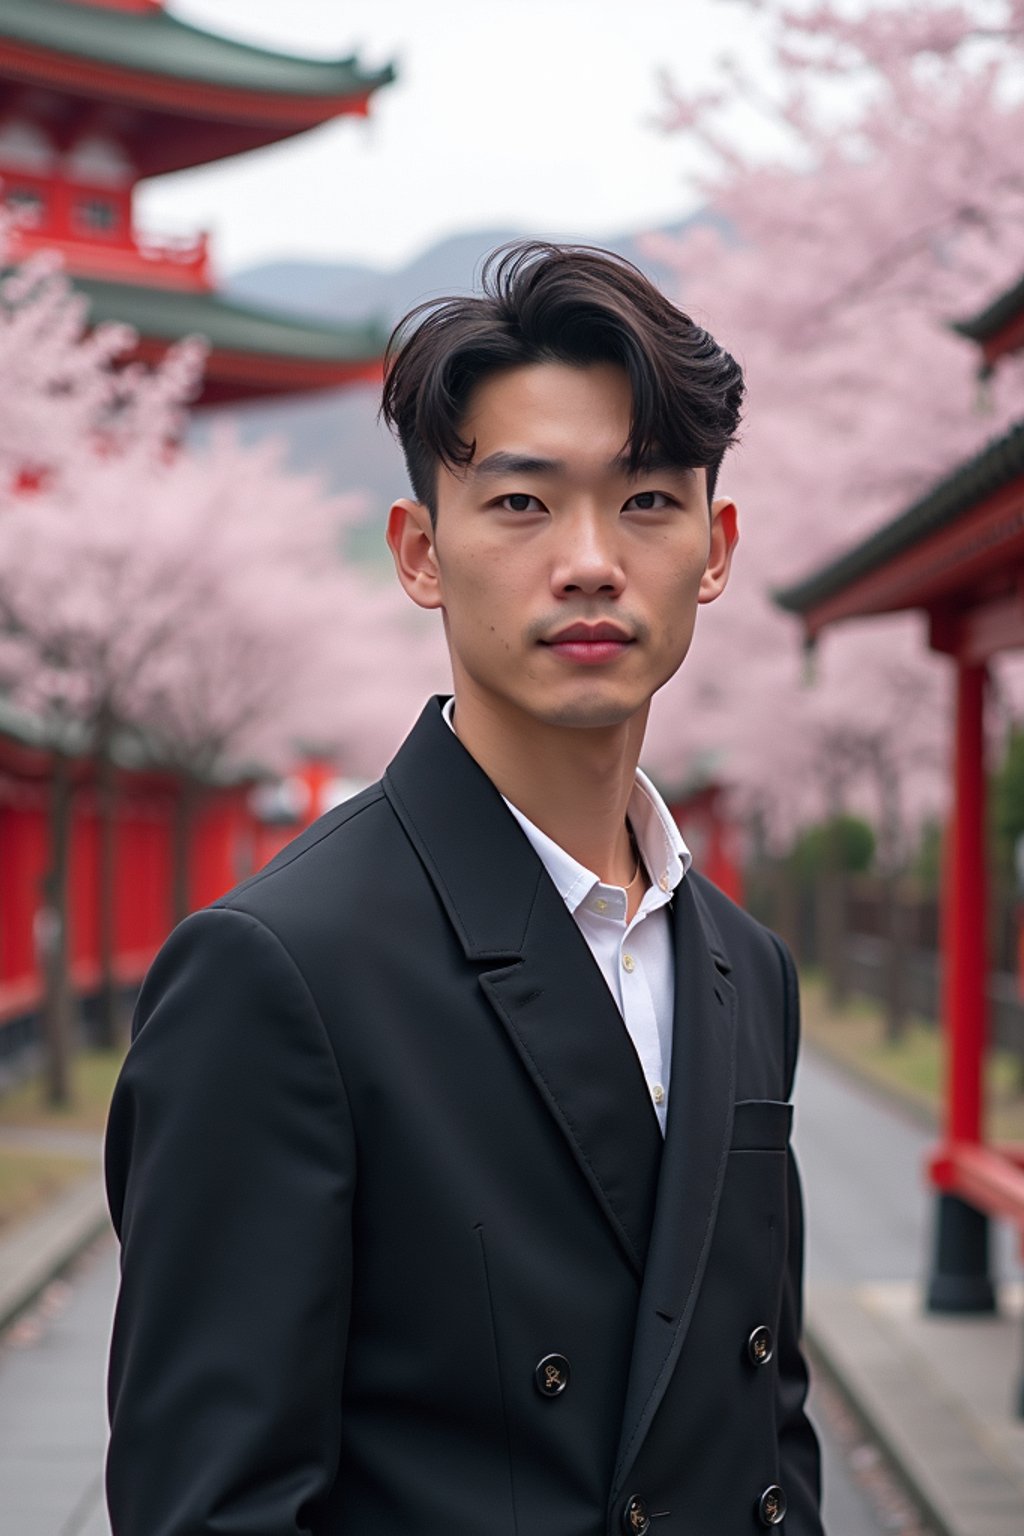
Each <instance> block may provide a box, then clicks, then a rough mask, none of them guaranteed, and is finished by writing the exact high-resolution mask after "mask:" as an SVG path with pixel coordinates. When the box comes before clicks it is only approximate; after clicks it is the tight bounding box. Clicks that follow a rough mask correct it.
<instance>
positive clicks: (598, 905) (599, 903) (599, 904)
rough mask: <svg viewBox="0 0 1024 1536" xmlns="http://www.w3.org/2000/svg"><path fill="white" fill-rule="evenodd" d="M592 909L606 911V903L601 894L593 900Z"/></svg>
mask: <svg viewBox="0 0 1024 1536" xmlns="http://www.w3.org/2000/svg"><path fill="white" fill-rule="evenodd" d="M594 911H595V912H607V911H608V903H607V902H606V901H605V899H604V897H603V896H599V897H598V898H597V900H596V901H595V902H594Z"/></svg>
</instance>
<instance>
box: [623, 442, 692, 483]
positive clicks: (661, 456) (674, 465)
mask: <svg viewBox="0 0 1024 1536" xmlns="http://www.w3.org/2000/svg"><path fill="white" fill-rule="evenodd" d="M614 468H615V469H617V470H618V471H619V472H620V474H623V475H626V476H630V475H631V473H632V478H633V479H635V478H636V477H637V476H638V475H666V474H671V475H685V476H686V478H687V479H688V480H696V478H697V470H696V468H695V466H694V465H692V464H680V462H679V460H678V459H673V458H672V457H671V456H670V455H669V454H667V453H661V452H659V451H658V449H656V448H655V449H653V450H652V451H651V452H650V453H647V454H645V455H644V457H643V458H642V459H641V460H640V463H639V464H638V465H637V467H636V469H635V470H634V471H632V472H631V471H630V467H629V454H628V453H620V454H619V456H618V458H617V459H616V460H615V464H614Z"/></svg>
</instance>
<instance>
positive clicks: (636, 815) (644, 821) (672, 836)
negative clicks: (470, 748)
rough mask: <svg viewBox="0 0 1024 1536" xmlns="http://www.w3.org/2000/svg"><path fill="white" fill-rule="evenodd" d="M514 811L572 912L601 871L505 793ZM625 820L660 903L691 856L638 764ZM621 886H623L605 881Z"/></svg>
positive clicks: (648, 900)
mask: <svg viewBox="0 0 1024 1536" xmlns="http://www.w3.org/2000/svg"><path fill="white" fill-rule="evenodd" d="M454 712H455V700H454V699H448V701H447V702H446V703H445V705H444V708H443V709H442V715H443V716H444V719H445V721H446V723H447V724H448V726H449V727H450V729H451V730H452V731H453V732H454V730H455V723H454V720H453V718H452V717H453V715H454ZM502 799H503V800H505V804H506V805H507V806H508V808H509V810H510V811H511V812H512V815H513V816H514V817H515V818H516V821H518V823H519V825H520V826H521V827H522V829H523V832H524V833H525V834H526V837H527V838H528V840H529V842H530V845H531V847H532V848H533V851H534V852H535V853H536V855H537V857H538V858H539V859H540V861H541V863H542V864H543V865H544V868H545V869H546V870H547V872H548V874H549V875H550V877H551V880H552V882H553V884H554V886H555V889H556V890H557V892H558V894H559V895H560V896H561V898H562V900H563V901H564V902H565V904H566V906H567V907H568V909H569V911H570V912H575V911H576V909H577V907H579V906H580V905H581V904H582V903H583V901H585V900H586V898H587V897H588V896H589V895H590V893H591V892H592V891H593V890H594V888H595V886H600V885H601V880H600V878H599V876H597V875H595V873H594V871H593V870H592V869H588V868H587V866H586V865H585V864H581V863H580V862H579V860H578V859H574V858H573V857H572V855H571V854H570V853H566V851H565V849H564V848H562V847H561V846H560V845H559V844H558V843H556V842H555V841H554V839H553V838H550V837H548V835H547V833H546V832H542V831H541V829H540V828H539V827H537V826H534V824H533V822H532V821H531V820H530V819H529V817H528V816H524V815H523V813H522V811H521V810H519V808H518V807H517V806H515V805H513V804H512V802H511V800H507V799H505V796H504V795H503V796H502ZM626 815H627V817H628V818H629V824H630V826H631V827H632V828H633V835H634V837H635V838H636V842H637V847H638V848H639V850H640V856H641V858H642V859H643V861H644V864H645V865H646V867H647V872H648V874H649V875H650V877H651V880H652V882H653V883H652V886H651V888H650V890H648V892H647V894H646V896H645V897H644V902H645V904H646V905H647V906H648V909H653V908H654V907H655V906H662V905H664V904H665V903H666V902H667V901H668V900H669V898H670V897H671V895H672V892H673V891H674V890H675V889H676V886H677V885H678V884H679V882H680V881H681V880H682V878H683V876H684V875H685V874H686V871H687V870H688V869H689V867H690V865H691V863H692V862H693V859H692V856H691V854H690V850H689V848H687V846H686V844H685V842H684V841H683V837H682V834H681V833H680V831H679V828H678V827H677V826H676V823H675V821H674V820H673V817H672V813H671V811H670V810H669V808H668V806H667V805H666V804H665V802H664V800H663V799H662V797H661V795H659V793H658V791H657V790H656V789H655V787H654V785H653V784H652V783H651V781H650V779H649V778H648V777H647V775H646V774H645V773H644V772H643V771H642V769H640V768H638V769H637V771H636V779H635V781H634V784H633V790H632V793H631V794H630V797H629V804H628V805H627V807H626ZM605 889H607V890H621V887H614V886H611V887H605Z"/></svg>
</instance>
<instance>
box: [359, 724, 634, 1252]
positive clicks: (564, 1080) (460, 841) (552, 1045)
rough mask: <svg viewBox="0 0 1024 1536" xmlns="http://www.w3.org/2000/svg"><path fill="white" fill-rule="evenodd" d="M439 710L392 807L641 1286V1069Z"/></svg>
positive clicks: (417, 731)
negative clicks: (639, 1279) (478, 969)
mask: <svg viewBox="0 0 1024 1536" xmlns="http://www.w3.org/2000/svg"><path fill="white" fill-rule="evenodd" d="M441 704H442V701H441V700H440V699H433V700H431V702H430V703H429V704H428V705H427V707H426V709H425V710H424V711H423V714H422V715H421V716H420V719H419V721H418V722H417V724H416V726H415V727H414V729H413V731H412V733H411V735H410V736H409V737H408V738H407V740H406V742H405V744H404V745H403V747H402V748H401V750H400V752H399V753H398V755H397V757H396V758H395V760H394V761H393V762H392V764H391V766H390V767H389V768H388V771H387V773H386V774H385V776H384V781H383V783H384V791H385V794H386V795H387V796H388V799H389V800H390V802H391V804H392V806H393V807H394V810H395V813H396V815H397V816H398V818H399V820H400V821H401V823H402V825H403V827H404V828H405V831H406V833H407V835H408V836H409V838H410V841H411V842H412V844H413V846H414V847H415V848H416V851H417V853H418V854H419V856H420V859H421V860H422V862H423V864H424V867H425V869H426V871H427V873H428V875H429V876H430V878H431V880H432V881H433V884H434V886H435V889H436V890H437V893H438V896H439V898H440V900H441V901H442V903H443V904H444V906H445V909H446V911H447V913H448V916H449V919H450V920H451V923H452V926H453V928H454V930H455V932H456V934H457V935H458V938H459V940H460V942H461V944H462V946H463V949H464V951H465V954H466V957H467V959H468V960H470V961H475V962H477V963H479V964H480V965H481V972H480V985H481V988H482V990H483V992H484V994H485V996H486V997H487V999H488V1001H489V1003H490V1005H491V1007H492V1008H493V1010H494V1012H495V1014H496V1015H497V1017H498V1019H499V1020H500V1021H501V1024H502V1025H503V1027H504V1028H505V1030H506V1031H507V1033H508V1035H509V1038H510V1040H511V1042H512V1044H513V1046H514V1047H515V1049H516V1052H517V1054H518V1055H519V1058H520V1060H521V1061H522V1063H523V1066H524V1068H525V1069H526V1071H527V1072H528V1073H529V1075H530V1077H531V1078H532V1080H533V1082H534V1084H535V1086H536V1088H537V1091H538V1092H539V1093H540V1095H541V1097H542V1099H543V1100H544V1102H545V1104H546V1105H547V1107H548V1109H549V1110H550V1112H551V1114H552V1115H553V1116H554V1119H555V1121H556V1122H557V1124H558V1126H559V1128H560V1130H561V1132H562V1134H563V1135H564V1137H565V1140H566V1143H567V1145H568V1147H569V1149H570V1151H571V1153H572V1155H573V1157H574V1158H575V1159H576V1161H577V1163H578V1164H579V1167H580V1170H581V1172H582V1174H583V1176H584V1178H585V1179H586V1181H587V1183H588V1184H589V1186H590V1188H591V1190H592V1192H593V1194H594V1196H595V1198H596V1200H597V1202H598V1205H599V1206H600V1208H601V1210H602V1211H603V1213H604V1215H605V1217H606V1219H607V1220H608V1222H609V1224H610V1225H611V1227H612V1229H613V1231H614V1233H615V1235H616V1237H617V1239H618V1241H619V1243H620V1245H621V1247H622V1249H623V1252H624V1254H625V1256H626V1258H627V1260H628V1262H629V1263H630V1265H631V1266H632V1268H633V1269H634V1271H635V1272H636V1274H637V1275H638V1276H639V1275H640V1274H642V1272H643V1267H644V1260H645V1256H646V1253H647V1246H648V1241H649V1237H650V1231H651V1222H652V1218H653V1212H654V1202H655V1193H656V1190H657V1183H658V1168H659V1163H660V1160H661V1147H662V1143H661V1133H660V1131H659V1129H658V1124H657V1119H656V1117H655V1114H654V1111H653V1109H652V1107H651V1102H650V1096H649V1094H648V1092H647V1086H646V1084H645V1082H644V1078H643V1072H642V1069H641V1067H640V1063H639V1061H638V1059H637V1055H636V1052H635V1050H634V1049H633V1045H632V1042H631V1041H630V1039H629V1035H628V1034H627V1032H626V1028H625V1026H624V1024H623V1022H622V1018H621V1016H620V1014H619V1011H618V1008H617V1007H616V1005H615V1001H614V999H613V997H612V995H611V993H610V992H609V990H608V987H607V985H606V983H605V980H604V978H603V976H602V975H601V972H600V970H599V968H598V966H597V964H596V963H595V961H594V958H593V956H592V955H591V953H590V950H589V948H588V947H587V944H586V941H585V940H584V938H583V936H582V934H581V933H580V931H579V929H578V928H577V926H576V923H575V922H574V920H573V918H572V916H571V915H570V913H569V912H568V911H567V909H566V906H565V903H564V902H563V900H562V899H561V897H560V896H559V894H558V892H557V891H556V890H555V887H554V885H553V884H552V882H551V880H550V879H549V878H548V875H547V872H546V871H545V869H544V866H543V865H542V864H541V862H540V860H539V859H538V858H537V855H536V854H535V853H534V851H533V849H532V848H531V847H530V844H529V842H528V841H527V839H526V837H525V836H524V834H523V832H522V829H521V828H520V827H519V825H518V823H517V822H516V820H515V818H514V817H513V816H512V815H511V813H510V812H509V810H508V808H507V806H506V805H505V804H504V802H503V801H502V799H501V796H500V794H499V793H498V791H497V790H496V789H495V787H494V785H493V784H492V783H491V781H490V780H489V779H488V778H487V776H486V774H485V773H484V772H483V770H482V769H481V768H480V767H479V765H478V764H477V763H476V762H475V761H474V760H473V758H472V757H470V755H469V753H468V752H467V751H466V750H465V748H464V747H463V746H462V745H461V743H460V742H459V741H458V740H457V738H456V737H455V736H454V735H453V733H452V732H451V731H450V730H449V728H448V726H447V725H446V723H445V722H444V720H443V719H442V717H441ZM495 962H498V963H495Z"/></svg>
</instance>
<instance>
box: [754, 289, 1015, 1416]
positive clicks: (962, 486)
mask: <svg viewBox="0 0 1024 1536" xmlns="http://www.w3.org/2000/svg"><path fill="white" fill-rule="evenodd" d="M955 329H956V330H957V331H959V332H960V333H961V334H962V335H964V336H967V337H969V338H970V339H972V340H974V341H975V342H976V343H977V344H978V345H979V346H980V348H981V353H982V360H981V369H980V371H981V373H982V375H984V374H986V373H988V372H991V370H992V369H993V368H994V367H995V366H996V365H997V363H998V360H999V359H1000V358H1001V357H1003V356H1006V355H1007V354H1009V353H1010V352H1013V351H1015V350H1018V349H1020V348H1021V347H1022V346H1024V281H1021V282H1020V283H1018V284H1017V285H1016V286H1015V287H1014V288H1012V289H1011V290H1010V291H1009V292H1007V293H1005V294H1002V295H1001V296H1000V297H999V298H997V299H996V300H995V301H994V302H993V303H992V304H990V305H989V306H988V308H986V309H985V310H984V311H983V312H982V313H981V314H979V315H977V316H975V317H973V318H972V319H970V320H967V321H963V322H960V323H958V324H957V325H956V327H955ZM776 598H777V601H778V602H779V603H780V604H781V606H782V607H783V608H786V609H788V610H789V611H790V612H791V613H794V614H797V615H798V616H799V617H800V619H801V622H802V624H803V628H804V633H805V636H806V637H807V639H808V641H809V642H813V641H814V639H815V638H816V637H817V636H818V635H819V634H820V633H821V632H822V630H823V629H824V628H825V627H826V626H827V625H830V624H836V623H840V622H842V621H844V620H849V619H863V618H867V617H870V616H871V615H872V614H880V613H898V612H903V611H906V610H911V609H913V610H917V611H918V612H921V613H923V614H924V615H925V616H926V617H927V619H928V623H929V634H930V643H931V646H932V649H933V650H936V651H938V652H941V653H942V654H943V655H945V656H948V657H949V658H950V662H951V665H952V666H953V668H954V669H955V678H956V720H955V731H954V751H953V762H952V779H953V797H952V798H953V809H952V817H951V823H950V837H949V841H948V846H947V857H946V867H945V888H944V893H943V904H944V918H943V942H942V950H943V956H942V958H943V965H942V974H943V1019H942V1024H943V1032H944V1036H945V1044H946V1095H945V1114H944V1125H943V1131H942V1136H941V1140H940V1142H939V1145H938V1146H937V1147H936V1148H935V1151H934V1153H933V1155H932V1157H931V1160H930V1163H929V1175H930V1178H931V1182H932V1184H933V1186H934V1188H935V1189H936V1191H937V1198H938V1219H937V1223H936V1243H935V1252H934V1258H933V1261H932V1269H931V1275H930V1282H929V1289H928V1305H929V1308H930V1309H931V1310H932V1311H937V1312H984V1311H991V1310H992V1309H993V1307H994V1305H995V1294H994V1287H993V1284H992V1280H991V1276H990V1271H989V1256H988V1222H989V1218H990V1217H1000V1218H1002V1219H1004V1220H1007V1221H1010V1222H1013V1223H1014V1224H1015V1225H1016V1226H1017V1227H1018V1228H1020V1229H1021V1231H1022V1233H1024V1145H1008V1144H1005V1143H1004V1144H993V1143H992V1142H990V1141H989V1140H988V1139H987V1137H986V1133H985V1103H984V1086H983V1085H984V1060H985V1052H986V1048H987V1040H988V986H987V982H988V957H987V942H986V936H987V920H986V906H987V900H986V898H987V890H988V877H987V866H986V838H985V787H986V771H985V760H984V744H985V702H986V685H987V678H988V668H989V664H990V662H991V661H992V659H993V658H994V657H995V656H997V655H999V654H1001V653H1004V652H1007V651H1011V650H1016V651H1021V650H1024V420H1021V421H1019V422H1017V423H1016V424H1015V425H1014V426H1013V427H1012V428H1011V429H1010V430H1009V431H1008V432H1006V433H1004V434H1003V435H1002V436H1001V437H1000V438H998V439H997V440H996V441H994V442H992V443H990V444H988V446H987V447H985V448H983V449H982V451H981V452H980V453H978V454H976V455H975V456H974V458H972V459H970V460H968V461H967V462H966V463H964V464H961V465H959V466H958V467H957V468H956V469H954V470H953V472H952V473H951V474H948V475H946V476H945V477H944V478H943V479H942V480H941V481H940V482H939V483H938V484H937V485H935V486H934V487H933V488H932V489H931V490H930V491H928V492H927V494H926V495H924V496H923V497H921V498H920V500H918V501H917V502H915V503H914V505H913V506H911V507H909V508H908V509H907V510H906V511H905V512H904V513H903V514H902V515H901V516H900V517H897V518H896V519H895V520H894V521H893V522H890V523H887V524H886V525H885V526H883V527H882V528H880V529H878V530H877V531H876V532H875V533H874V534H872V535H871V536H870V537H869V538H867V539H865V540H864V541H863V543H861V544H858V545H857V546H856V547H854V548H853V549H851V550H849V551H847V553H845V554H844V555H842V556H841V557H840V558H839V559H838V560H836V561H834V562H832V563H831V564H829V565H827V566H825V567H824V568H822V569H821V570H818V571H816V572H814V573H813V574H812V575H810V576H809V577H808V578H807V579H806V580H804V581H802V582H800V583H799V584H797V585H794V586H791V587H789V588H788V589H787V590H785V591H783V592H780V593H777V594H776ZM1020 1411H1021V1413H1022V1414H1024V1385H1022V1391H1021V1401H1020Z"/></svg>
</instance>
